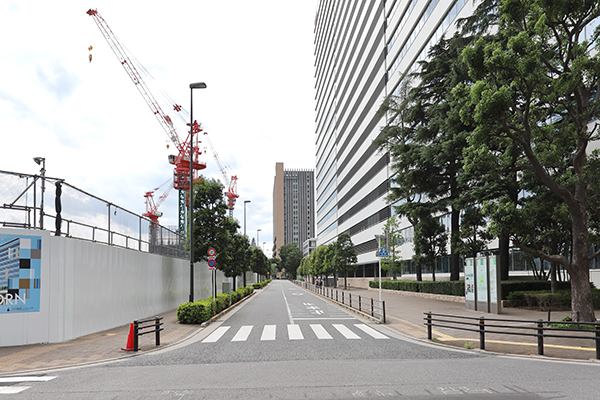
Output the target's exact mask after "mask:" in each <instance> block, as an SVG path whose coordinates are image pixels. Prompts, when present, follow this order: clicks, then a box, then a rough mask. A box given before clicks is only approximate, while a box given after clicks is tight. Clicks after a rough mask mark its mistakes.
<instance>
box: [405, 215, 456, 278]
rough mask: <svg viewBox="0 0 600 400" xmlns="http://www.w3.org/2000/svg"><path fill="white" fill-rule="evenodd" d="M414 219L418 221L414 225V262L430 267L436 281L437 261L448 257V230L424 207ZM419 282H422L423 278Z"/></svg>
mask: <svg viewBox="0 0 600 400" xmlns="http://www.w3.org/2000/svg"><path fill="white" fill-rule="evenodd" d="M413 219H416V220H417V223H416V224H415V225H414V227H415V237H414V239H413V244H414V256H413V262H414V263H415V264H416V265H421V266H423V265H428V266H429V267H430V268H431V274H432V279H433V280H434V281H435V261H436V259H437V258H439V257H443V256H445V255H446V244H447V241H448V234H447V232H446V228H445V227H444V225H442V224H441V223H439V222H438V220H437V218H435V217H434V216H432V215H431V213H429V212H427V209H426V208H424V207H423V208H421V209H420V210H419V212H418V215H413ZM418 280H422V276H421V279H418Z"/></svg>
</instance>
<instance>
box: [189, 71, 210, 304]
mask: <svg viewBox="0 0 600 400" xmlns="http://www.w3.org/2000/svg"><path fill="white" fill-rule="evenodd" d="M194 89H206V83H204V82H197V83H190V303H193V302H194Z"/></svg>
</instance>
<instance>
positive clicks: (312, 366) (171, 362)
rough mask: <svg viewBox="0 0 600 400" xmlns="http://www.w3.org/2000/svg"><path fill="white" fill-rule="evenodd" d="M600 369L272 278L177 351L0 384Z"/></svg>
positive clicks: (486, 393)
mask: <svg viewBox="0 0 600 400" xmlns="http://www.w3.org/2000/svg"><path fill="white" fill-rule="evenodd" d="M599 368H600V365H599V364H594V363H585V362H581V363H576V362H566V361H549V360H545V359H538V358H526V357H508V356H499V355H494V354H485V353H478V352H473V351H465V350H461V349H452V348H446V347H440V346H437V345H433V344H429V343H422V342H418V341H415V340H412V339H409V338H406V337H404V336H401V335H400V334H399V333H397V332H394V331H393V330H391V329H389V328H387V327H386V326H385V325H377V324H372V323H370V322H368V321H366V320H363V319H358V318H357V317H356V315H355V314H351V313H349V312H347V311H345V310H342V309H340V308H338V307H337V306H335V305H333V304H331V303H329V302H328V301H326V300H324V299H322V298H320V297H317V296H315V295H313V294H312V293H309V292H305V291H304V290H302V289H301V288H299V287H297V286H295V285H293V284H292V283H290V282H287V281H273V282H272V283H271V284H269V285H268V286H267V287H266V288H265V289H263V290H261V291H260V292H259V293H257V294H256V295H254V296H253V297H252V298H251V299H249V301H246V302H245V303H243V305H241V306H240V307H237V308H236V309H235V311H233V312H230V313H228V314H225V315H224V316H223V317H221V318H220V319H219V320H218V321H217V322H215V323H213V324H211V325H209V326H208V328H206V329H204V330H202V331H201V332H200V333H199V334H198V335H196V336H195V337H194V338H193V339H191V340H189V341H187V342H185V343H182V344H180V345H178V346H175V347H171V348H166V349H163V350H160V351H157V352H153V353H149V354H145V355H140V356H137V357H132V358H128V359H125V360H122V361H117V362H111V363H105V364H100V365H95V366H91V367H79V368H72V369H64V370H56V371H51V372H49V373H47V374H43V375H40V374H38V375H36V376H32V377H18V378H13V381H11V382H3V381H1V380H0V386H5V387H7V388H9V389H10V388H12V392H11V393H5V394H10V397H9V396H6V398H11V399H12V398H15V399H52V400H56V399H69V400H71V399H77V400H81V399H162V400H164V399H211V400H218V399H333V398H335V399H356V398H366V399H375V398H388V399H431V400H437V399H453V398H454V399H467V400H471V399H490V400H499V399H517V400H528V399H557V398H564V399H596V398H598V393H600V380H599V379H598V378H597V377H598V374H599V373H600V369H599ZM18 379H22V380H21V381H19V380H18ZM3 396H4V394H3V393H2V392H1V391H0V400H2V399H3Z"/></svg>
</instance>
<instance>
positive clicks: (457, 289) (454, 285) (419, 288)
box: [369, 280, 465, 296]
mask: <svg viewBox="0 0 600 400" xmlns="http://www.w3.org/2000/svg"><path fill="white" fill-rule="evenodd" d="M369 287H372V288H378V287H379V281H378V280H376V281H370V282H369ZM381 288H382V289H391V290H402V291H405V292H417V293H435V294H447V295H452V296H464V295H465V282H464V281H436V282H433V281H406V280H395V281H392V280H384V281H381Z"/></svg>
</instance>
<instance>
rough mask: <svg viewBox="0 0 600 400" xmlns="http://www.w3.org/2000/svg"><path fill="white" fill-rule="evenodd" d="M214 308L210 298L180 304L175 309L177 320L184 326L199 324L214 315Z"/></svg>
mask: <svg viewBox="0 0 600 400" xmlns="http://www.w3.org/2000/svg"><path fill="white" fill-rule="evenodd" d="M216 308H217V307H216V303H214V302H213V301H212V296H211V297H209V298H207V299H203V300H198V301H195V302H193V303H184V304H180V305H179V307H177V319H178V320H179V322H181V323H184V324H201V323H203V322H205V321H208V320H209V319H211V318H212V316H213V315H215V314H216Z"/></svg>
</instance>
